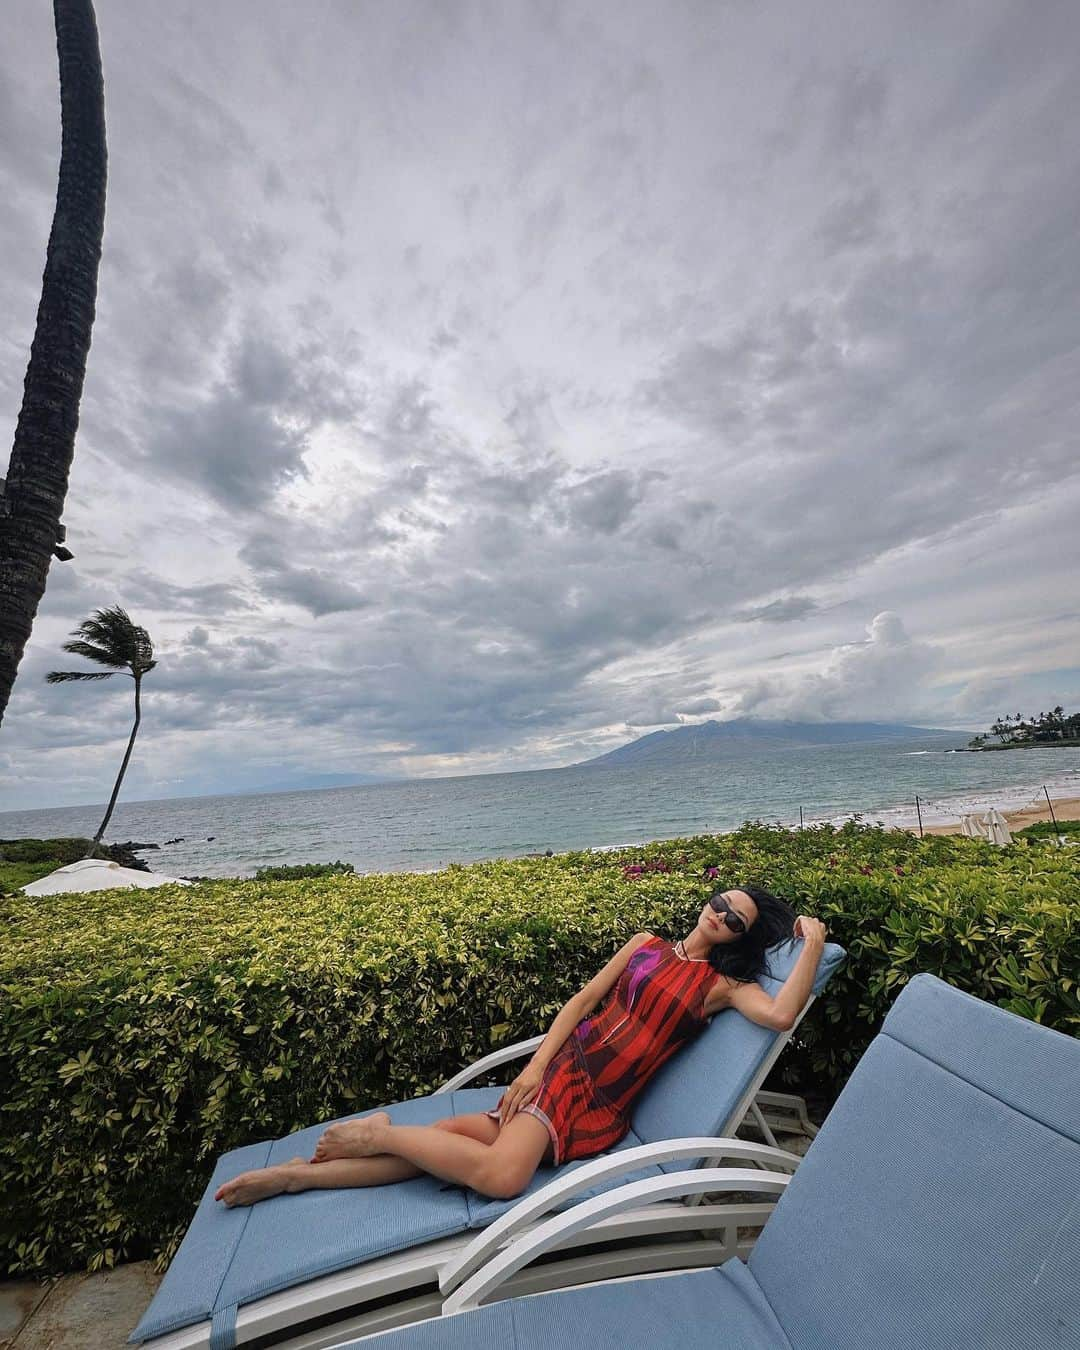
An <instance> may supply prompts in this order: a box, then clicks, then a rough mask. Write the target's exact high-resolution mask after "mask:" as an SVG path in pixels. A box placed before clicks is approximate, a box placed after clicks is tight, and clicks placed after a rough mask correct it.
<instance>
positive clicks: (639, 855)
mask: <svg viewBox="0 0 1080 1350" xmlns="http://www.w3.org/2000/svg"><path fill="white" fill-rule="evenodd" d="M713 868H715V869H716V870H717V874H718V876H719V878H720V880H721V881H722V883H723V884H726V885H737V884H739V883H740V882H744V883H750V882H752V881H753V882H757V883H759V884H763V885H766V886H770V887H772V888H773V889H775V890H777V891H778V892H780V893H781V894H784V895H786V896H788V897H789V898H790V899H791V900H792V901H793V903H795V905H796V907H797V908H798V909H800V910H806V911H808V912H810V913H814V914H817V915H818V916H819V917H820V918H822V919H823V920H825V922H826V924H827V925H828V927H829V931H830V936H831V937H832V938H834V939H835V940H836V941H838V942H840V943H842V944H843V945H844V946H845V947H846V948H847V949H848V951H849V960H848V962H847V963H846V965H845V967H844V968H843V969H842V970H841V971H840V973H839V974H838V975H837V976H836V977H835V978H834V980H833V982H832V984H831V985H830V988H829V991H828V992H827V994H826V996H825V997H824V998H822V999H821V1000H819V1002H818V1003H817V1004H816V1005H815V1007H814V1009H813V1010H812V1012H811V1014H810V1015H809V1016H808V1017H807V1019H806V1020H805V1022H804V1023H803V1026H802V1028H800V1034H799V1037H798V1039H797V1041H796V1044H795V1045H794V1046H793V1047H792V1048H790V1049H789V1050H788V1051H787V1053H786V1054H785V1055H784V1056H783V1058H782V1059H781V1061H780V1069H779V1072H780V1077H781V1081H783V1082H784V1083H786V1084H788V1085H790V1086H793V1087H795V1088H796V1089H798V1090H800V1091H806V1092H808V1093H809V1095H810V1097H811V1099H812V1101H814V1102H816V1103H817V1104H818V1106H819V1109H820V1108H821V1107H822V1106H825V1105H827V1104H828V1102H829V1101H831V1100H832V1099H833V1098H834V1097H835V1095H836V1093H837V1092H838V1091H839V1089H840V1087H841V1086H842V1085H843V1082H844V1081H845V1079H846V1077H847V1075H848V1073H849V1072H850V1070H851V1067H852V1065H853V1064H854V1062H855V1061H856V1060H857V1058H858V1056H859V1054H860V1053H861V1052H862V1049H863V1048H864V1047H865V1045H866V1043H867V1042H868V1041H869V1039H870V1038H871V1036H872V1035H873V1034H874V1032H875V1031H876V1029H877V1027H878V1026H879V1025H880V1022H881V1019H882V1017H883V1016H884V1013H885V1012H886V1010H887V1009H888V1007H889V1006H890V1004H891V1003H892V1001H893V999H894V997H895V995H896V994H897V992H898V991H899V989H900V988H901V987H902V985H903V984H904V982H905V981H906V980H907V979H908V978H909V977H910V976H911V975H912V974H914V973H915V972H917V971H920V970H929V971H932V972H934V973H935V974H938V975H940V976H942V977H943V978H944V979H947V980H949V981H950V982H952V983H953V984H956V985H958V986H959V987H961V988H964V989H968V990H970V991H971V992H972V993H974V994H977V995H978V996H980V997H982V998H988V999H991V1000H992V1001H994V1002H996V1003H999V1004H1001V1005H1002V1006H1004V1007H1008V1008H1011V1009H1013V1010H1014V1011H1016V1012H1019V1013H1021V1014H1022V1015H1024V1016H1029V1017H1035V1018H1037V1019H1038V1020H1040V1021H1043V1022H1045V1023H1047V1024H1048V1025H1051V1026H1055V1027H1058V1028H1059V1029H1061V1030H1063V1031H1066V1032H1069V1033H1070V1034H1077V1032H1078V1031H1080V1001H1078V996H1077V988H1076V983H1075V979H1076V974H1077V971H1078V970H1080V904H1078V901H1080V866H1078V863H1077V861H1076V860H1075V859H1074V858H1073V857H1072V855H1071V851H1069V850H1061V849H1056V848H1053V847H1052V846H1049V845H1041V844H1033V845H1020V846H1017V847H1016V848H1010V849H1006V850H997V849H995V848H993V847H992V846H990V845H988V844H982V843H980V842H978V841H972V840H964V839H951V838H936V839H927V840H925V841H920V840H918V839H916V838H914V837H913V836H909V835H906V834H902V833H900V832H885V831H881V830H869V829H863V828H860V827H859V826H857V825H850V826H845V827H844V828H843V829H841V830H832V829H829V828H819V829H814V830H807V831H803V832H801V833H789V832H787V831H783V830H779V829H771V828H768V827H764V826H760V825H754V826H747V827H745V828H744V829H742V830H740V831H738V832H737V833H735V834H731V835H726V836H716V837H703V838H696V839H688V840H676V841H672V842H669V843H666V844H662V845H650V846H648V847H646V848H644V849H632V850H622V851H620V852H617V853H603V854H598V853H576V854H565V855H562V856H559V857H554V858H537V859H527V860H520V861H512V862H491V863H480V864H475V865H473V866H469V867H457V866H452V867H449V868H447V869H445V870H444V871H442V872H438V873H433V874H429V875H398V876H393V875H390V876H367V877H364V876H349V875H344V876H334V877H322V878H312V879H307V880H302V881H277V882H257V881H215V882H206V883H203V884H201V885H198V886H193V887H189V888H182V887H161V888H159V889H156V890H150V891H139V892H134V893H133V892H117V891H114V892H97V893H94V894H90V895H84V896H43V897H29V896H18V897H13V898H9V899H6V900H3V901H0V925H2V926H3V929H4V933H5V940H4V943H3V953H2V956H0V1195H2V1196H3V1204H4V1211H3V1214H2V1216H0V1248H2V1251H3V1258H2V1260H0V1268H2V1266H3V1265H4V1264H6V1265H7V1269H8V1271H9V1273H11V1274H40V1273H45V1272H57V1271H63V1270H73V1269H77V1268H80V1267H85V1268H88V1269H97V1268H99V1267H101V1266H109V1265H112V1264H113V1263H114V1262H116V1261H119V1260H132V1259H139V1258H142V1257H146V1256H149V1255H154V1254H157V1255H159V1256H161V1257H163V1258H164V1257H167V1256H168V1255H169V1254H170V1253H171V1251H172V1250H174V1249H175V1245H176V1243H177V1242H178V1241H179V1237H180V1235H181V1234H182V1232H183V1230H184V1228H185V1227H186V1225H187V1223H188V1222H189V1220H190V1217H191V1213H192V1210H193V1207H194V1205H195V1203H196V1201H197V1199H198V1197H199V1195H200V1194H201V1192H202V1190H203V1188H204V1187H205V1184H206V1181H207V1179H208V1177H209V1173H210V1171H211V1169H212V1166H213V1161H214V1159H215V1158H216V1156H217V1155H218V1154H220V1153H221V1152H223V1151H224V1150H225V1149H229V1148H233V1147H235V1146H237V1145H239V1144H243V1143H246V1142H250V1141H252V1140H254V1139H258V1138H267V1137H272V1136H276V1135H281V1134H284V1133H287V1132H289V1131H291V1130H295V1129H299V1128H301V1127H302V1126H305V1125H310V1124H312V1123H314V1122H316V1121H319V1120H326V1119H330V1118H333V1117H334V1116H337V1115H341V1114H346V1113H348V1112H350V1111H357V1110H362V1109H364V1108H367V1107H370V1106H373V1105H375V1104H378V1103H380V1102H389V1101H395V1100H399V1099H402V1098H406V1097H411V1096H414V1095H416V1094H418V1093H422V1092H427V1091H430V1090H431V1089H432V1088H433V1087H434V1086H435V1085H436V1084H438V1083H439V1082H441V1081H444V1080H445V1079H446V1077H447V1076H448V1075H449V1074H451V1073H452V1072H454V1071H456V1070H457V1069H458V1068H459V1067H461V1066H462V1065H463V1064H465V1063H468V1062H470V1061H472V1060H474V1059H476V1058H478V1057H479V1056H480V1055H483V1054H485V1053H487V1052H488V1051H489V1050H490V1049H492V1048H493V1047H494V1046H497V1045H499V1044H503V1043H506V1042H508V1041H512V1040H518V1039H522V1038H524V1037H527V1036H530V1035H533V1034H535V1033H536V1032H537V1031H538V1030H542V1029H543V1028H544V1027H545V1026H546V1025H547V1024H548V1023H550V1020H551V1018H552V1017H553V1016H554V1014H555V1012H556V1011H557V1010H558V1008H559V1007H560V1006H561V1004H562V1003H563V1002H564V1001H565V999H566V998H568V997H569V996H570V995H571V994H573V993H574V992H575V991H576V990H578V989H580V988H581V987H582V985H583V984H585V983H586V982H587V981H588V980H589V979H590V978H591V976H592V975H593V974H595V972H596V971H597V969H599V967H600V966H601V965H602V964H603V962H604V961H605V960H606V959H607V958H608V956H609V955H610V954H611V953H612V952H613V951H615V950H616V949H617V948H618V947H619V945H620V944H621V943H622V942H623V941H624V940H625V939H626V938H627V937H628V936H629V935H630V934H632V933H634V932H636V931H638V930H639V929H648V930H651V931H654V932H657V933H660V934H663V935H665V936H669V937H675V936H678V935H680V934H682V933H685V932H686V931H687V930H688V928H689V926H690V925H691V924H692V923H693V921H694V917H695V915H696V912H697V909H698V907H699V906H700V904H701V902H702V900H703V898H704V897H705V895H706V894H707V893H708V892H709V890H711V889H712V888H713V886H714V885H715V884H716V882H715V881H714V880H713V879H712V878H711V877H710V876H709V875H708V872H709V870H710V869H713Z"/></svg>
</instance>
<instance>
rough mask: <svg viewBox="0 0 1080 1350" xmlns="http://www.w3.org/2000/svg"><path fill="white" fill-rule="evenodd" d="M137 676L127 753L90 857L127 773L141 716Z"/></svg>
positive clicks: (102, 832) (90, 855) (136, 678)
mask: <svg viewBox="0 0 1080 1350" xmlns="http://www.w3.org/2000/svg"><path fill="white" fill-rule="evenodd" d="M139 683H140V681H139V677H138V675H136V676H135V725H134V726H133V727H132V728H131V736H130V738H129V740H128V748H127V753H126V754H125V755H124V762H123V764H121V765H120V772H119V773H118V774H117V775H116V784H115V786H114V787H113V790H112V796H111V797H110V798H109V806H108V809H107V810H106V812H105V819H104V820H103V821H102V822H101V824H100V825H99V826H98V832H97V834H95V835H94V842H93V843H92V844H91V845H90V852H89V853H88V854H87V855H86V856H87V857H88V858H92V857H93V856H94V853H95V852H96V850H97V846H98V844H100V843H101V836H102V835H103V834H104V833H105V826H106V825H108V823H109V817H110V816H111V815H112V813H113V807H114V806H115V805H116V799H117V797H119V795H120V784H121V783H122V782H123V781H124V774H125V773H127V766H128V760H129V759H130V758H131V751H132V748H133V747H134V745H135V734H136V732H137V731H138V730H139V722H140V720H141V718H142V708H141V707H140V706H139Z"/></svg>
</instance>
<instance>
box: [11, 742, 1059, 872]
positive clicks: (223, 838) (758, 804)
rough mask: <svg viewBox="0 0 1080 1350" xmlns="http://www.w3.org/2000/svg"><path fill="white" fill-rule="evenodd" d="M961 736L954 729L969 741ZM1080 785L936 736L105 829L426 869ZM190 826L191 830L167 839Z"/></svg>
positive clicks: (226, 862) (196, 858)
mask: <svg viewBox="0 0 1080 1350" xmlns="http://www.w3.org/2000/svg"><path fill="white" fill-rule="evenodd" d="M963 739H964V737H963V734H962V733H960V734H958V735H957V738H956V742H957V744H960V743H962V742H963ZM1044 784H1045V785H1046V786H1047V787H1048V788H1049V790H1050V794H1051V796H1052V797H1053V796H1058V797H1070V796H1072V797H1076V796H1080V749H1062V750H1002V751H997V752H994V753H992V754H958V753H949V751H948V750H947V749H944V748H943V743H942V739H941V737H940V735H938V736H933V737H928V738H927V739H926V740H925V741H924V740H920V739H918V738H915V739H913V740H911V741H903V742H897V741H889V742H887V743H886V742H856V743H852V744H845V745H822V746H813V747H809V748H806V749H783V750H781V749H771V750H755V751H747V750H745V749H742V750H733V751H731V752H729V753H727V754H726V755H725V757H724V758H723V759H722V760H709V761H708V762H703V761H697V762H695V761H693V760H691V761H689V762H687V763H684V764H682V765H680V766H679V767H678V768H664V769H659V768H648V769H646V768H642V767H627V766H620V767H591V768H590V767H576V768H568V769H541V770H536V771H533V772H527V773H499V774H483V775H475V776H471V777H461V778H429V779H416V780H412V781H409V782H393V783H379V784H374V785H370V786H365V787H346V788H322V789H318V790H314V791H306V792H276V793H260V794H255V795H245V796H218V797H176V798H169V799H165V800H160V801H144V802H139V801H124V800H123V792H122V790H121V800H120V801H119V803H118V804H117V807H116V810H115V811H114V813H113V817H112V820H111V821H110V823H109V829H108V830H107V832H106V835H105V838H106V842H114V843H116V842H126V841H129V840H135V841H137V842H139V843H156V844H160V845H162V847H161V849H160V851H151V852H146V853H143V854H141V855H140V856H141V857H143V858H144V859H145V860H146V862H147V863H148V865H149V866H150V867H151V868H152V869H153V870H154V871H160V872H167V873H169V874H171V875H174V876H210V877H226V876H251V875H252V874H253V873H254V872H255V870H256V869H257V868H259V867H269V866H275V865H280V864H282V863H305V862H333V861H337V860H339V859H340V860H341V861H343V862H350V863H352V864H353V866H354V867H355V868H356V870H357V871H358V872H402V871H424V870H430V869H432V868H438V867H443V866H445V865H446V864H447V863H451V862H459V863H464V862H473V861H476V860H478V859H482V858H508V857H519V856H522V855H524V854H527V853H544V852H546V851H547V850H549V849H550V850H551V851H553V852H556V853H560V852H565V851H566V850H569V849H580V848H610V847H616V846H619V845H625V844H637V843H642V842H644V841H646V840H650V839H672V838H678V837H682V836H686V835H692V834H702V833H712V832H719V831H724V830H732V829H736V828H737V827H738V826H739V825H741V824H742V823H743V821H745V820H767V821H772V822H779V823H781V824H784V825H794V824H797V823H798V821H799V809H800V807H801V808H802V811H803V818H804V820H805V821H806V822H807V823H812V822H816V821H823V820H829V821H834V822H838V823H839V822H842V821H843V820H845V819H850V818H851V816H852V815H853V814H859V815H860V816H861V817H862V818H863V819H864V820H865V821H868V822H871V823H874V822H877V821H881V822H882V823H883V824H886V825H899V824H909V823H913V822H914V820H915V795H916V793H918V795H919V797H920V799H921V806H922V814H923V821H924V823H926V824H934V823H939V822H946V821H954V820H955V819H956V818H957V817H958V816H959V815H961V814H963V813H965V812H968V811H982V810H986V809H987V808H988V807H990V806H997V807H998V808H999V809H1001V810H1008V809H1010V808H1011V809H1015V808H1017V807H1020V806H1023V805H1025V804H1027V803H1028V802H1030V801H1032V800H1033V799H1034V798H1035V797H1036V796H1039V797H1040V798H1041V795H1042V788H1043V785H1044ZM104 810H105V807H104V804H101V805H94V806H68V807H61V808H57V809H44V810H35V811H6V812H2V813H0V839H14V838H20V837H24V836H30V837H35V838H53V837H57V836H70V835H85V836H93V834H94V832H95V830H96V829H97V827H98V825H99V824H100V823H101V817H102V815H103V814H104ZM177 836H180V837H182V840H183V842H181V843H175V844H168V845H166V843H165V841H166V840H168V839H173V838H176V837H177Z"/></svg>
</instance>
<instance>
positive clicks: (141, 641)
mask: <svg viewBox="0 0 1080 1350" xmlns="http://www.w3.org/2000/svg"><path fill="white" fill-rule="evenodd" d="M73 639H74V640H73V641H71V642H65V643H64V651H66V652H70V653H71V654H72V656H85V657H86V658H87V660H89V661H96V662H97V663H98V664H99V665H102V666H112V667H113V669H112V670H104V671H100V672H98V671H90V670H51V671H50V672H49V673H48V675H46V676H45V682H46V683H47V684H62V683H63V682H64V681H65V680H109V679H112V677H113V675H114V674H116V673H118V672H119V673H123V674H125V675H130V676H131V678H132V679H133V680H134V681H135V725H134V726H133V727H132V728H131V739H130V740H129V741H128V748H127V753H126V754H125V755H124V762H123V764H121V765H120V772H119V773H118V774H117V776H116V786H115V787H114V788H113V792H112V796H111V797H110V798H109V808H108V810H107V811H106V812H105V819H104V820H103V821H102V822H101V824H100V826H99V827H98V832H97V834H95V835H94V842H93V844H92V845H91V848H90V852H89V854H88V855H87V856H88V857H93V855H94V852H95V850H96V849H97V846H98V844H100V843H101V836H102V835H103V834H104V833H105V827H106V825H108V823H109V817H110V816H111V815H112V813H113V807H114V806H115V805H116V798H117V797H118V795H119V793H120V784H121V783H122V782H123V781H124V774H125V772H126V771H127V766H128V760H129V759H130V758H131V748H132V746H133V745H134V744H135V733H136V732H137V731H138V730H139V719H140V717H141V716H142V710H141V708H140V705H139V690H140V687H141V685H142V678H143V676H144V675H145V674H146V673H147V671H149V670H153V669H154V667H155V666H156V665H157V662H156V661H155V660H154V644H153V643H152V642H151V641H150V634H149V633H148V632H147V631H146V629H145V628H140V627H139V626H138V625H137V624H134V623H132V622H131V620H130V619H129V618H128V616H127V614H126V613H125V612H124V611H123V610H122V609H121V608H120V606H119V605H117V606H116V607H115V608H114V609H99V610H95V612H94V613H93V615H92V616H91V617H90V618H89V619H84V620H83V622H82V623H81V624H80V625H79V626H78V628H77V629H76V630H75V633H74V634H73Z"/></svg>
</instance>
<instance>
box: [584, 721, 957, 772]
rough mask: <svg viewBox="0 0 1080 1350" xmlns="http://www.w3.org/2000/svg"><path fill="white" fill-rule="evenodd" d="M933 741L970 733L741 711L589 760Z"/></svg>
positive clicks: (644, 760) (676, 758) (656, 759)
mask: <svg viewBox="0 0 1080 1350" xmlns="http://www.w3.org/2000/svg"><path fill="white" fill-rule="evenodd" d="M915 740H918V741H924V742H925V741H933V740H938V741H940V742H941V744H942V747H943V748H944V747H945V745H946V744H947V743H948V744H953V745H957V746H959V744H966V743H967V733H966V732H962V731H945V730H942V729H941V728H938V727H911V726H904V725H902V724H900V723H896V722H782V721H775V722H774V721H766V720H765V719H763V718H757V717H737V718H735V719H733V720H732V721H730V722H700V723H697V724H696V725H694V726H682V727H676V728H675V729H674V730H673V731H654V732H652V733H651V734H650V735H648V736H642V737H640V738H639V739H638V740H636V741H630V742H629V743H628V744H627V745H620V746H619V748H618V749H617V750H609V751H608V752H607V754H606V755H597V756H596V758H595V759H586V760H583V761H582V763H583V764H600V765H612V766H615V765H621V764H649V765H657V766H663V765H665V764H670V765H678V764H685V763H686V762H687V761H688V760H700V759H722V758H723V757H724V755H725V754H730V753H732V752H735V751H745V750H752V749H755V748H756V749H759V750H795V749H800V748H806V747H808V746H812V745H847V744H850V743H851V742H854V741H866V742H872V741H915Z"/></svg>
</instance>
